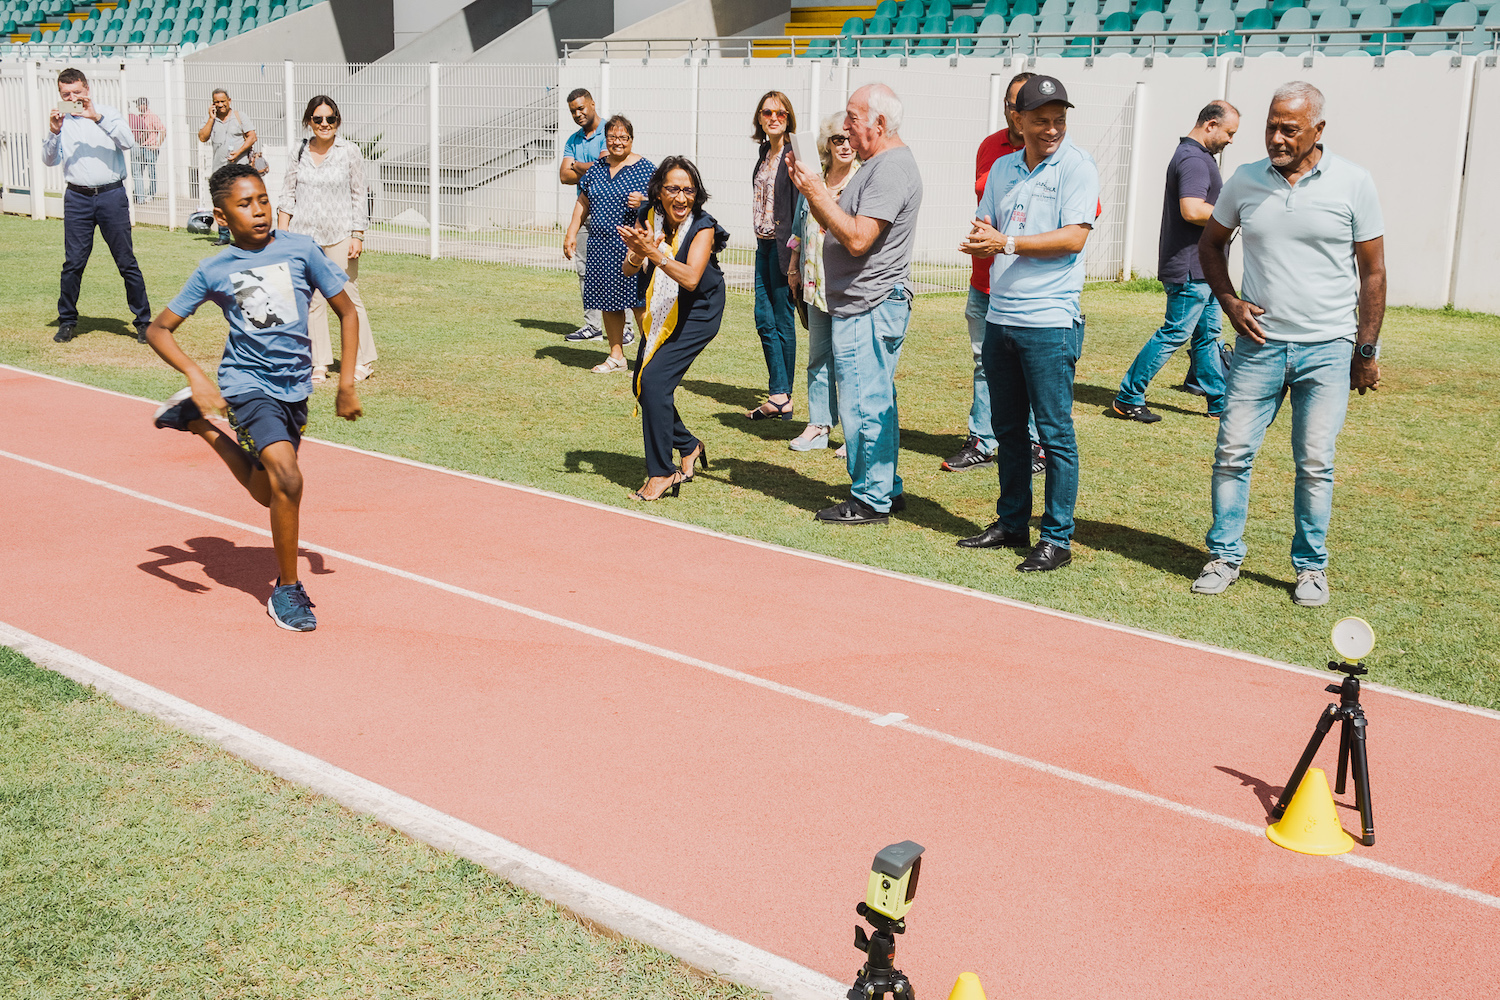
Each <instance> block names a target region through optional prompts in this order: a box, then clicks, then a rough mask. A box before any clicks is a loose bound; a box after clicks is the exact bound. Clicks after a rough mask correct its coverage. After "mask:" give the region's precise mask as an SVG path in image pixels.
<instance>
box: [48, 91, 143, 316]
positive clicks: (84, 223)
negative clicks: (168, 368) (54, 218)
mask: <svg viewBox="0 0 1500 1000" xmlns="http://www.w3.org/2000/svg"><path fill="white" fill-rule="evenodd" d="M57 94H58V97H60V98H61V99H62V102H68V103H60V104H59V107H58V108H54V109H53V110H52V111H51V112H50V113H49V114H48V118H47V135H46V138H45V139H43V140H42V162H43V163H45V164H46V165H47V166H49V167H55V166H57V165H58V164H59V163H60V164H62V168H63V181H64V182H65V183H66V184H67V188H68V189H67V191H66V192H64V194H63V268H62V280H61V291H60V293H59V295H58V297H57V332H56V333H54V334H53V335H52V339H53V340H55V341H57V342H58V343H59V344H66V343H67V342H68V341H70V340H72V339H73V338H74V337H75V336H77V333H78V292H79V289H80V288H82V287H83V269H84V268H85V267H86V266H87V265H88V262H89V257H90V255H92V254H93V252H94V229H95V228H98V230H99V232H100V233H101V234H103V236H104V242H105V243H106V244H107V245H108V246H109V252H110V254H111V255H112V256H113V257H114V259H115V268H116V269H117V270H118V271H119V272H120V277H121V278H123V279H124V280H125V301H126V302H127V303H128V304H129V306H130V311H131V312H132V313H133V314H134V322H135V334H136V339H137V340H138V341H140V342H141V343H142V344H144V343H145V342H146V327H148V326H150V325H151V302H150V300H149V299H148V298H147V296H146V279H145V277H144V276H143V275H142V274H141V266H140V264H139V263H138V262H137V261H136V259H135V244H134V242H133V241H132V239H131V235H130V196H129V195H128V194H126V192H125V150H127V149H131V148H133V147H134V146H135V136H134V135H133V134H132V133H131V131H130V124H129V123H128V122H127V121H126V120H125V118H124V116H123V115H121V114H120V112H119V111H117V110H115V109H114V108H110V107H105V106H104V105H102V104H95V103H94V100H93V98H92V97H91V96H90V95H89V81H88V77H86V76H84V75H83V71H82V70H78V69H74V68H72V67H69V68H68V69H65V70H63V71H62V72H61V73H59V74H57ZM63 109H66V110H63Z"/></svg>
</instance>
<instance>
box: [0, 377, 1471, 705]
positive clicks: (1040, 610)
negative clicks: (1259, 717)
mask: <svg viewBox="0 0 1500 1000" xmlns="http://www.w3.org/2000/svg"><path fill="white" fill-rule="evenodd" d="M0 369H4V370H6V371H13V372H16V373H18V374H21V375H30V376H33V377H35V378H39V379H44V380H46V381H48V382H57V383H59V384H61V385H66V386H72V387H73V388H77V389H88V390H90V391H92V392H99V393H103V394H105V395H106V396H116V397H119V398H120V399H129V400H134V401H136V402H140V403H146V404H149V405H151V406H159V405H160V401H159V400H153V399H146V398H145V397H143V396H132V395H130V394H129V393H124V392H116V391H115V390H113V389H102V388H100V387H99V386H96V385H89V384H88V383H86V382H78V381H75V380H73V379H68V378H63V377H61V376H59V375H48V374H46V373H45V372H37V371H32V370H31V369H29V368H18V367H16V366H15V365H7V364H0ZM303 440H304V441H311V442H314V443H315V444H319V445H322V446H323V447H325V448H335V449H338V450H339V451H347V452H351V453H353V454H356V455H363V456H365V457H366V458H373V459H378V460H380V461H382V462H393V463H395V464H396V465H405V466H408V467H409V468H413V469H422V470H424V471H427V472H436V473H438V474H440V475H444V476H451V477H453V478H455V479H466V480H469V481H470V482H475V483H484V484H485V485H487V486H495V487H498V488H500V489H505V490H511V491H514V492H516V493H526V494H528V495H530V496H535V497H542V498H544V499H547V500H555V501H557V502H559V503H568V504H573V505H575V506H579V507H587V508H589V509H590V510H597V511H601V512H603V513H606V514H613V515H615V516H616V517H627V518H634V519H636V520H640V521H650V522H651V523H652V524H658V525H661V526H663V527H667V528H672V529H675V530H677V531H686V532H689V533H691V534H696V535H704V536H707V537H709V538H717V539H720V540H722V541H726V542H733V543H734V544H736V545H746V546H749V547H750V548H756V549H763V550H765V551H767V552H778V553H781V554H782V555H787V556H792V557H794V558H797V559H806V560H809V561H811V562H818V563H823V564H825V565H828V566H838V567H840V568H841V569H847V570H852V571H854V572H857V573H867V574H869V575H871V576H879V577H884V578H885V579H887V580H900V581H901V582H903V583H910V584H913V585H914V586H918V587H927V588H929V589H932V590H941V591H943V592H945V593H949V594H958V595H959V596H961V597H967V598H970V599H973V600H978V601H986V602H988V603H990V604H998V605H1000V606H1001V607H1005V608H1015V609H1018V610H1022V611H1030V612H1032V613H1034V614H1039V615H1046V616H1048V617H1050V618H1059V619H1062V620H1063V621H1068V622H1074V623H1076V624H1079V625H1089V626H1092V627H1094V628H1098V629H1103V630H1104V631H1106V632H1119V633H1121V634H1122V635H1130V636H1135V637H1136V638H1138V639H1147V640H1150V641H1151V642H1159V643H1164V644H1166V645H1169V646H1177V647H1179V648H1181V649H1191V650H1195V651H1197V652H1200V653H1212V654H1214V655H1215V656H1224V657H1228V658H1230V659H1233V660H1239V661H1240V662H1242V663H1253V664H1255V665H1257V666H1261V667H1270V668H1271V669H1273V670H1282V671H1286V672H1287V673H1293V674H1301V675H1303V676H1304V677H1323V678H1326V677H1327V676H1328V674H1327V673H1326V672H1324V671H1322V670H1316V669H1313V668H1312V667H1303V666H1299V665H1297V664H1295V663H1285V662H1283V661H1281V660H1273V659H1271V658H1269V657H1266V656H1256V655H1255V654H1254V653H1246V652H1244V651H1243V650H1239V649H1229V648H1227V647H1224V646H1214V645H1211V644H1209V643H1206V642H1197V641H1196V640H1193V639H1182V638H1179V637H1178V636H1175V635H1167V634H1166V633H1164V632H1151V631H1149V630H1147V629H1142V628H1136V627H1134V626H1132V625H1120V624H1118V623H1116V622H1107V621H1102V620H1100V619H1098V618H1088V617H1086V616H1084V615H1076V614H1073V613H1072V612H1070V611H1059V610H1057V609H1056V608H1048V607H1043V606H1042V605H1040V604H1028V603H1026V602H1025V601H1018V600H1016V599H1014V598H1011V597H1001V596H1000V595H998V594H987V593H985V592H984V591H982V590H973V589H970V588H968V587H960V586H958V585H956V584H952V583H944V582H943V581H941V580H930V579H928V578H926V577H922V576H912V575H910V574H908V573H898V572H896V571H895V570H889V569H881V568H880V567H878V566H866V565H864V564H863V563H856V562H849V561H848V560H845V559H839V558H837V557H835V556H825V555H822V554H820V553H817V552H807V551H804V550H802V549H793V548H788V547H787V546H785V545H776V544H774V543H772V542H763V541H760V540H759V539H755V538H745V537H742V536H740V535H731V534H727V533H725V532H722V531H715V530H714V529H713V528H704V527H702V526H700V525H696V524H687V523H685V522H682V521H672V520H668V519H667V518H664V517H659V516H657V515H655V514H646V513H643V512H641V511H634V510H627V509H625V508H623V507H611V506H610V505H609V504H603V503H598V502H596V501H593V500H584V499H582V498H580V497H572V496H568V495H566V494H564V493H553V492H551V491H549V490H543V489H537V488H536V487H534V486H522V485H520V484H518V483H508V482H506V481H505V480H503V479H494V478H492V477H490V476H481V475H478V474H477V473H473V472H463V471H460V470H458V469H449V468H445V467H443V466H441V465H432V464H430V463H428V462H420V461H417V460H416V459H414V458H402V457H401V456H399V455H387V454H385V453H384V452H379V451H369V450H367V449H364V448H358V447H355V446H354V445H351V444H340V443H339V442H337V441H324V440H323V439H321V438H315V437H304V438H303ZM1360 688H1361V690H1364V691H1373V692H1378V693H1380V694H1385V695H1390V696H1391V697H1393V698H1403V699H1405V700H1407V701H1415V702H1420V703H1421V704H1423V705H1431V706H1433V707H1434V708H1445V709H1448V710H1450V711H1454V712H1463V713H1464V714H1465V715H1477V716H1480V717H1481V718H1485V719H1494V720H1495V721H1497V722H1500V712H1497V711H1495V710H1493V709H1488V708H1481V707H1479V706H1478V705H1465V704H1463V703H1462V702H1457V701H1447V700H1445V699H1443V698H1434V697H1433V696H1432V695H1427V694H1419V693H1417V692H1415V691H1407V690H1404V689H1402V688H1396V687H1388V686H1386V685H1384V684H1379V683H1375V682H1361V683H1360Z"/></svg>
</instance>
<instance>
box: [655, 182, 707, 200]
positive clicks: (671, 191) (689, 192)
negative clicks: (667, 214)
mask: <svg viewBox="0 0 1500 1000" xmlns="http://www.w3.org/2000/svg"><path fill="white" fill-rule="evenodd" d="M661 193H662V194H665V195H670V196H671V197H673V198H676V197H677V196H678V195H683V196H685V197H688V198H691V197H692V196H693V195H695V194H697V193H698V189H697V188H690V187H678V186H677V185H676V184H668V185H666V186H665V187H663V188H662V189H661Z"/></svg>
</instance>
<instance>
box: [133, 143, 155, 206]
mask: <svg viewBox="0 0 1500 1000" xmlns="http://www.w3.org/2000/svg"><path fill="white" fill-rule="evenodd" d="M160 152H161V151H160V150H157V149H152V148H151V147H149V146H136V147H135V153H134V155H132V156H131V158H130V173H131V176H132V177H133V178H134V179H135V200H136V202H137V203H140V202H145V201H150V200H151V199H152V198H155V197H156V157H157V154H158V153H160ZM147 174H150V175H151V183H150V186H149V187H148V186H147V184H146V175H147Z"/></svg>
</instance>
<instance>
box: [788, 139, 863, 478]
mask: <svg viewBox="0 0 1500 1000" xmlns="http://www.w3.org/2000/svg"><path fill="white" fill-rule="evenodd" d="M818 159H820V160H822V161H823V182H824V183H825V184H827V185H828V190H829V192H830V193H832V195H833V196H834V198H838V196H839V194H840V192H842V191H843V190H844V187H845V186H846V185H848V183H849V181H850V180H851V179H852V178H853V177H854V174H855V171H857V170H859V164H860V161H859V157H857V156H855V155H854V146H853V145H851V144H850V142H849V137H848V136H847V135H845V134H844V112H842V111H839V112H836V113H835V114H831V115H829V116H828V117H827V118H825V119H823V125H822V127H821V128H819V129H818ZM787 242H788V245H789V246H790V247H791V248H792V256H791V262H790V266H789V267H788V269H787V275H786V277H787V281H788V282H789V283H790V284H792V285H793V286H794V287H796V288H797V289H798V291H799V298H800V300H801V302H802V303H803V305H805V306H806V307H807V427H806V428H804V429H803V431H802V433H801V434H799V435H798V436H797V437H794V438H792V440H791V443H790V444H788V445H787V447H789V448H791V449H792V451H812V450H814V449H816V448H827V447H828V435H829V433H830V432H831V431H832V430H833V428H834V425H835V424H837V423H838V422H839V407H838V390H837V388H836V387H835V385H834V381H833V319H832V317H830V316H829V315H828V299H827V297H826V295H825V287H826V285H825V279H824V275H823V227H822V225H821V224H819V222H818V220H817V218H816V217H815V216H814V215H813V214H812V212H810V211H808V209H807V199H806V198H804V197H802V195H801V194H798V195H797V207H796V210H795V211H794V212H793V214H792V235H791V238H790V239H789V240H788V241H787ZM843 450H844V449H843V447H842V446H841V447H840V448H839V454H840V455H841V456H842V454H843Z"/></svg>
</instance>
